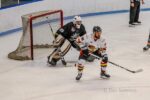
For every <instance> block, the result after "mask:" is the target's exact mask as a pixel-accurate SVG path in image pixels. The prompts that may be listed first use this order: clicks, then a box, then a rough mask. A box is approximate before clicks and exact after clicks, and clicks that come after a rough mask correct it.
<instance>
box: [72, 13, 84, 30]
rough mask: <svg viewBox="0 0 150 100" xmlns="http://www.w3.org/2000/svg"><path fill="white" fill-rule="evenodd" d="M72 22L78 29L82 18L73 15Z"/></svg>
mask: <svg viewBox="0 0 150 100" xmlns="http://www.w3.org/2000/svg"><path fill="white" fill-rule="evenodd" d="M73 23H74V24H75V26H76V28H77V29H79V28H80V26H81V24H82V19H81V17H80V16H75V17H74V18H73Z"/></svg>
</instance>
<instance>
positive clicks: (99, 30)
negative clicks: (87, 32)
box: [93, 26, 102, 33]
mask: <svg viewBox="0 0 150 100" xmlns="http://www.w3.org/2000/svg"><path fill="white" fill-rule="evenodd" d="M94 32H102V29H101V28H100V27H99V26H94V27H93V33H94Z"/></svg>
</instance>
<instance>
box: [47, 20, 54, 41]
mask: <svg viewBox="0 0 150 100" xmlns="http://www.w3.org/2000/svg"><path fill="white" fill-rule="evenodd" d="M46 18H47V23H48V25H49V27H50V29H51V32H52V34H53V37H54V38H55V35H54V31H53V28H52V26H51V24H50V21H49V19H48V17H46Z"/></svg>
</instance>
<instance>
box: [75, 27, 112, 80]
mask: <svg viewBox="0 0 150 100" xmlns="http://www.w3.org/2000/svg"><path fill="white" fill-rule="evenodd" d="M101 33H102V30H101V28H100V27H99V26H94V27H93V34H89V35H85V36H86V37H83V38H81V39H78V40H80V41H79V42H80V43H82V45H81V50H80V55H79V59H78V63H77V64H76V66H77V70H78V75H77V76H76V80H80V78H81V77H82V72H83V69H84V61H93V60H94V59H95V57H94V56H92V55H95V56H98V57H100V58H102V60H101V61H100V76H101V78H109V77H110V75H109V74H107V73H106V67H107V62H108V56H107V53H106V41H105V39H103V38H102V37H101Z"/></svg>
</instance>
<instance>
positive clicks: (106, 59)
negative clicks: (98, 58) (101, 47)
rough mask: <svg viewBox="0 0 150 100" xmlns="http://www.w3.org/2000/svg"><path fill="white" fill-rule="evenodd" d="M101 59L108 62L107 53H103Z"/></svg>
mask: <svg viewBox="0 0 150 100" xmlns="http://www.w3.org/2000/svg"><path fill="white" fill-rule="evenodd" d="M102 61H103V62H108V56H107V54H104V55H103V56H102Z"/></svg>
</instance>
